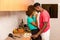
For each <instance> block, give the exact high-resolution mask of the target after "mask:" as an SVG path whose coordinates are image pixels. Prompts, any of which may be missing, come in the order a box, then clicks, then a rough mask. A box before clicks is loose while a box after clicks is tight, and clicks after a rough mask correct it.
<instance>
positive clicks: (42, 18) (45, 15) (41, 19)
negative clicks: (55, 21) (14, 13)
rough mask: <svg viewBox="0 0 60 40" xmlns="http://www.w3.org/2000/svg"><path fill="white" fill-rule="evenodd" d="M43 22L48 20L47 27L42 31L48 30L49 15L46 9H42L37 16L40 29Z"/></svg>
mask: <svg viewBox="0 0 60 40" xmlns="http://www.w3.org/2000/svg"><path fill="white" fill-rule="evenodd" d="M44 22H48V23H47V27H46V28H45V29H44V31H43V32H46V31H48V29H50V15H49V13H48V12H47V11H46V10H43V11H42V12H40V17H39V26H40V30H41V29H42V27H43V25H44V24H43V23H44Z"/></svg>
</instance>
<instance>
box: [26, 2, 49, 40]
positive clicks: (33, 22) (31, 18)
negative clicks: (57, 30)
mask: <svg viewBox="0 0 60 40" xmlns="http://www.w3.org/2000/svg"><path fill="white" fill-rule="evenodd" d="M36 12H40V14H39V20H37V17H38V15H37V13H36ZM26 15H27V16H28V18H27V25H28V27H29V29H30V30H31V33H32V40H49V36H50V15H49V13H48V12H47V11H46V10H45V9H43V8H42V7H40V4H39V3H35V4H34V5H30V6H28V11H26ZM38 21H39V23H38ZM38 24H39V27H38ZM41 37H42V38H41Z"/></svg>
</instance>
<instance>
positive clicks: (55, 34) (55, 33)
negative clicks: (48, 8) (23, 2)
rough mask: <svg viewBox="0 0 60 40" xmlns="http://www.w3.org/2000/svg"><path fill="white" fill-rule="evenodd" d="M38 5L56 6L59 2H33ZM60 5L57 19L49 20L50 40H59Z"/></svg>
mask: <svg viewBox="0 0 60 40" xmlns="http://www.w3.org/2000/svg"><path fill="white" fill-rule="evenodd" d="M35 2H39V3H40V4H56V3H59V2H60V0H35ZM59 16H60V5H59V6H58V18H51V34H50V40H60V31H59V30H60V17H59Z"/></svg>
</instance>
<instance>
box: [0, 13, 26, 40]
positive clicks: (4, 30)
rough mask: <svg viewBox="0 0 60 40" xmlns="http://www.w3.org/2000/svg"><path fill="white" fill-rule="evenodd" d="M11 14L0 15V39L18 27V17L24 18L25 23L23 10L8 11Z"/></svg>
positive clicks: (2, 39)
mask: <svg viewBox="0 0 60 40" xmlns="http://www.w3.org/2000/svg"><path fill="white" fill-rule="evenodd" d="M10 13H11V15H6V16H0V40H4V39H5V38H6V37H7V35H8V34H9V33H12V30H13V29H14V28H16V27H18V25H19V22H20V19H24V23H25V24H26V15H25V12H10Z"/></svg>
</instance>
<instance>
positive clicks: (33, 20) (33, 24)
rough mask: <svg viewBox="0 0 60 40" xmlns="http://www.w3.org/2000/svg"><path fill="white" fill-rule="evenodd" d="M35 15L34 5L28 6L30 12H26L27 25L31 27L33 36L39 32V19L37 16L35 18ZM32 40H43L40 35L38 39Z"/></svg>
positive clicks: (33, 39)
mask: <svg viewBox="0 0 60 40" xmlns="http://www.w3.org/2000/svg"><path fill="white" fill-rule="evenodd" d="M34 14H35V9H34V6H33V5H30V6H28V11H26V15H27V16H28V17H27V25H28V27H29V29H30V30H31V33H32V35H35V34H37V33H38V32H39V29H38V24H37V20H36V19H37V18H36V16H34ZM32 40H41V36H40V35H39V36H38V37H37V38H33V36H32Z"/></svg>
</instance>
